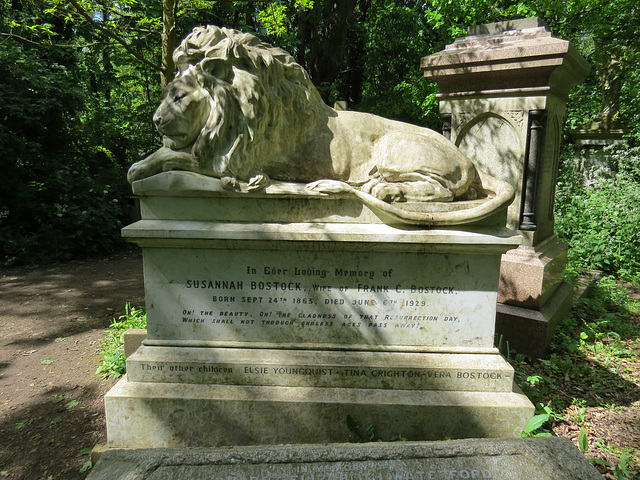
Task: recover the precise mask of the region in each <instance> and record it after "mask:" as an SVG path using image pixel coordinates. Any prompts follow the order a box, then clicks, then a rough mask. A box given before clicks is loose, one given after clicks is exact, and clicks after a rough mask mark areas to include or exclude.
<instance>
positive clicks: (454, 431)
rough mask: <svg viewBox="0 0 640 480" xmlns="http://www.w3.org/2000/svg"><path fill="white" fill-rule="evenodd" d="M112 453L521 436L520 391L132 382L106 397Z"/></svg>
mask: <svg viewBox="0 0 640 480" xmlns="http://www.w3.org/2000/svg"><path fill="white" fill-rule="evenodd" d="M105 408H106V417H107V432H108V441H109V447H110V448H164V447H196V446H198V447H216V446H226V445H269V444H271V445H273V444H284V443H288V444H296V443H328V442H331V443H335V442H350V441H373V440H377V439H380V440H383V441H390V440H394V439H400V438H405V439H408V440H433V439H442V438H470V437H517V436H519V434H520V432H521V430H522V429H523V427H524V425H525V424H526V422H527V421H528V419H529V418H530V417H531V415H532V414H533V406H532V404H531V402H530V401H529V400H528V399H527V397H526V396H524V395H523V394H521V393H518V392H461V391H420V390H382V389H359V388H314V387H277V386H246V385H244V386H243V385H199V384H178V383H142V382H130V381H129V380H128V379H127V378H126V377H125V378H124V379H122V380H120V382H119V383H118V384H117V385H116V386H115V387H114V388H113V389H112V390H111V391H110V392H109V393H108V394H107V395H106V397H105Z"/></svg>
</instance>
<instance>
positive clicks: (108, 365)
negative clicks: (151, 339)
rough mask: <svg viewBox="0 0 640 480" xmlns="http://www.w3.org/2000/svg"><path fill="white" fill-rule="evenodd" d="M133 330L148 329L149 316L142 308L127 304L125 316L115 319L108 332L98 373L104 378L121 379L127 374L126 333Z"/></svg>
mask: <svg viewBox="0 0 640 480" xmlns="http://www.w3.org/2000/svg"><path fill="white" fill-rule="evenodd" d="M131 328H147V314H146V312H145V309H144V308H142V307H138V308H136V307H132V306H131V305H130V304H128V303H127V305H126V307H125V314H124V315H121V316H120V317H118V319H117V320H116V319H113V321H112V322H111V326H110V327H109V329H108V330H107V336H106V338H105V340H104V344H103V350H102V355H103V358H102V363H101V364H100V366H99V367H98V369H97V370H96V373H97V374H99V375H101V376H102V378H108V377H113V378H120V377H121V376H122V375H124V374H125V373H126V370H127V366H126V363H125V362H126V358H125V356H124V332H126V331H127V330H129V329H131Z"/></svg>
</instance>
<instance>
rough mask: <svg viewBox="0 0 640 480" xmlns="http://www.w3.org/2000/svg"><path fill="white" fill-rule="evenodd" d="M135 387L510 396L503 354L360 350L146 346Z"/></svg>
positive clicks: (130, 363)
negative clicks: (245, 387) (313, 388)
mask: <svg viewBox="0 0 640 480" xmlns="http://www.w3.org/2000/svg"><path fill="white" fill-rule="evenodd" d="M127 372H128V376H129V380H130V381H134V382H147V383H191V384H218V385H256V386H258V385H265V386H267V385H270V386H286V387H311V386H316V387H337V388H364V389H367V388H370V389H400V390H443V391H454V390H456V391H476V392H510V391H511V390H512V388H513V368H512V367H511V365H509V363H508V362H506V361H505V360H504V359H503V358H502V357H501V356H500V355H498V354H458V353H456V354H452V353H448V354H447V353H443V354H440V353H413V352H354V351H311V350H277V349H240V348H198V347H157V346H146V345H143V346H141V347H140V348H139V349H138V350H137V352H136V353H135V354H133V355H132V356H131V357H129V358H128V359H127Z"/></svg>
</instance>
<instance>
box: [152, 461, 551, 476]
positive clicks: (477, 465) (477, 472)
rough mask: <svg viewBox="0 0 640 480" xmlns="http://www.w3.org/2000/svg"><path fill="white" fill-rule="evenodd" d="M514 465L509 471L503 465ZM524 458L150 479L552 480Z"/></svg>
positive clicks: (225, 470) (273, 468)
mask: <svg viewBox="0 0 640 480" xmlns="http://www.w3.org/2000/svg"><path fill="white" fill-rule="evenodd" d="M505 460H507V461H510V462H509V463H512V465H511V466H512V468H513V467H516V468H514V469H512V470H511V471H509V470H508V469H505V468H504V465H501V463H502V462H504V461H505ZM527 460H528V459H525V458H523V457H520V456H516V458H513V457H509V456H504V455H503V456H498V457H493V458H491V457H474V458H471V459H470V458H431V459H407V460H385V461H368V462H334V463H326V462H318V463H310V464H275V465H269V467H265V466H263V465H242V467H240V468H238V467H235V468H234V467H233V466H227V465H224V466H218V465H207V466H202V465H182V466H164V467H160V468H159V469H158V470H156V471H155V472H154V473H153V474H152V475H151V476H150V477H149V480H170V479H177V478H180V479H188V480H461V479H463V480H466V479H469V480H471V479H476V480H481V479H498V478H499V479H501V480H511V479H513V480H516V479H517V480H520V479H522V478H533V479H536V480H546V479H549V480H551V478H552V477H550V476H547V475H545V474H544V473H542V474H541V472H540V471H539V469H537V468H536V466H535V465H534V464H533V463H531V462H529V461H527Z"/></svg>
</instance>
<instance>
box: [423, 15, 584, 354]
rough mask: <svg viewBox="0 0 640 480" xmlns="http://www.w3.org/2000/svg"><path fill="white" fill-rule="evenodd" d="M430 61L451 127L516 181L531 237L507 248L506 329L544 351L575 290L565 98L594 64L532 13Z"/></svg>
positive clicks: (524, 346) (478, 156) (512, 222)
mask: <svg viewBox="0 0 640 480" xmlns="http://www.w3.org/2000/svg"><path fill="white" fill-rule="evenodd" d="M422 69H423V71H424V75H425V76H426V77H428V78H431V79H433V80H434V81H435V82H436V83H437V84H438V86H439V87H440V93H439V94H438V98H439V103H440V112H441V114H442V116H443V119H444V123H445V134H446V136H449V138H450V139H451V141H452V142H453V143H455V144H456V145H457V146H458V147H459V148H460V149H461V150H462V151H463V152H464V153H465V154H466V155H467V156H468V157H469V158H470V159H472V161H473V162H474V163H475V164H476V165H478V166H479V168H481V169H483V170H485V171H487V172H488V173H490V174H491V175H493V176H496V177H498V178H500V179H502V180H504V181H507V182H509V183H510V184H511V185H512V186H513V187H514V189H515V190H516V197H515V200H514V202H513V203H512V204H511V206H510V207H509V210H508V217H507V226H508V227H509V228H512V229H514V230H516V231H518V232H519V233H520V234H521V235H522V237H523V239H524V240H523V244H522V246H520V247H518V248H517V249H513V250H510V251H508V252H507V253H505V255H503V257H502V267H501V272H500V291H499V296H498V301H499V302H500V303H499V305H498V316H497V331H498V334H500V335H503V336H504V340H506V341H509V343H510V344H511V346H513V347H514V348H515V349H517V350H518V351H520V352H522V353H527V354H531V355H542V354H544V352H545V350H546V348H547V346H548V342H549V341H550V339H551V336H552V334H553V330H554V328H555V325H556V324H557V323H558V322H559V321H560V319H561V318H562V317H563V316H564V315H566V313H567V312H568V309H569V308H570V306H571V303H572V299H573V289H572V287H571V286H570V285H568V284H567V283H565V282H564V281H563V276H564V271H565V266H566V260H567V246H566V245H565V244H564V243H563V242H561V241H560V240H559V239H558V238H557V237H556V236H555V235H554V233H553V200H554V194H555V184H556V178H557V172H558V160H559V159H558V156H559V151H560V141H561V137H562V119H563V117H564V113H565V107H566V102H567V100H568V96H569V91H570V90H571V89H572V88H573V87H574V86H576V85H577V84H579V83H580V82H582V81H583V80H584V78H585V76H586V74H587V73H588V71H589V66H588V65H587V63H586V61H585V60H584V59H583V58H582V57H581V56H580V54H579V53H578V52H577V51H576V50H575V49H574V48H573V46H571V45H570V43H569V42H568V41H566V40H561V39H558V38H555V37H554V36H553V35H552V34H551V33H550V32H549V30H548V29H547V28H546V27H544V26H543V25H542V24H541V23H540V21H539V20H538V19H537V18H528V19H522V20H513V21H506V22H499V23H492V24H488V25H479V26H475V27H470V28H469V29H468V35H467V36H466V37H462V38H458V39H457V40H456V41H455V42H453V43H452V44H450V45H447V47H446V48H445V50H443V51H441V52H438V53H436V54H434V55H430V56H428V57H425V58H423V59H422Z"/></svg>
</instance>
